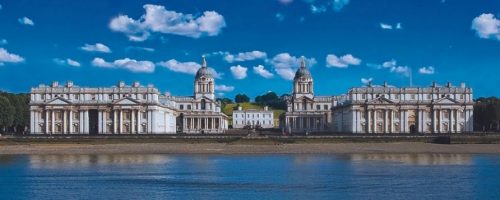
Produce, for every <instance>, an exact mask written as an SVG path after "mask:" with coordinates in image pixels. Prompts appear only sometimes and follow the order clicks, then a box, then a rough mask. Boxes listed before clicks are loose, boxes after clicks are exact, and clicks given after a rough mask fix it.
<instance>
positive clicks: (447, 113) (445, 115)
mask: <svg viewBox="0 0 500 200" xmlns="http://www.w3.org/2000/svg"><path fill="white" fill-rule="evenodd" d="M443 117H444V118H445V119H449V118H450V113H449V112H448V111H446V110H445V111H443Z"/></svg>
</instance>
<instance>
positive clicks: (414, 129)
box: [410, 124, 417, 133]
mask: <svg viewBox="0 0 500 200" xmlns="http://www.w3.org/2000/svg"><path fill="white" fill-rule="evenodd" d="M410 133H417V126H415V124H412V125H410Z"/></svg>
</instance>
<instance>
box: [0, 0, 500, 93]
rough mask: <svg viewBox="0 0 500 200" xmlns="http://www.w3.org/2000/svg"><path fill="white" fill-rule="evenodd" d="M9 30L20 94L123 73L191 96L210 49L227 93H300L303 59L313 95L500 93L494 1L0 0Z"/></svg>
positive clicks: (220, 88) (3, 36) (108, 80)
mask: <svg viewBox="0 0 500 200" xmlns="http://www.w3.org/2000/svg"><path fill="white" fill-rule="evenodd" d="M0 27H1V28H0V90H4V91H8V92H15V93H19V92H29V91H30V89H31V88H32V87H36V86H38V85H39V84H50V83H51V82H52V81H59V83H60V84H63V83H65V82H66V81H67V80H72V81H73V82H74V83H75V85H79V86H87V87H110V86H113V85H116V84H117V83H118V82H119V81H120V80H123V81H125V82H126V83H127V84H131V83H132V82H133V81H140V82H141V84H143V85H148V84H153V85H154V86H155V87H157V88H159V89H160V91H162V92H169V93H171V94H172V95H192V94H193V81H194V73H195V72H196V70H197V69H198V68H199V67H200V64H199V63H201V57H202V55H205V56H206V59H207V62H208V66H209V67H210V68H211V69H212V70H213V73H214V74H215V76H216V80H215V82H216V94H217V96H218V97H228V98H233V97H234V96H235V95H236V94H238V93H245V94H247V95H249V96H250V97H252V98H253V97H255V96H257V95H261V94H264V93H266V92H268V91H274V92H276V93H278V94H284V93H291V90H292V79H293V75H294V73H295V71H296V69H297V68H298V66H299V64H300V59H301V57H304V59H305V60H306V63H307V65H308V67H309V68H310V71H311V73H312V75H313V79H314V87H315V88H314V92H315V95H339V94H344V93H346V92H347V91H348V90H349V89H350V88H352V87H360V86H363V85H366V84H367V83H368V82H371V83H372V84H374V85H382V84H383V83H384V81H387V82H388V84H389V85H393V86H396V87H407V86H410V85H412V86H429V85H431V83H432V82H433V81H436V82H437V83H438V84H440V85H445V84H446V83H447V82H451V83H452V84H453V85H460V83H461V82H465V83H466V85H467V86H470V87H472V88H473V90H474V96H475V97H480V96H500V89H499V85H500V79H499V75H498V74H500V66H499V65H500V1H496V0H475V1H464V0H414V1H410V0H408V1H394V0H238V1H234V0H161V1H160V0H149V1H142V0H134V1H123V0H87V1H67V0H37V1H33V0H16V1H11V0H0Z"/></svg>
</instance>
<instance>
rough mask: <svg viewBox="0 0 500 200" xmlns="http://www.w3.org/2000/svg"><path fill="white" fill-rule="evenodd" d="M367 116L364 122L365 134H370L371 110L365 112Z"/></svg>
mask: <svg viewBox="0 0 500 200" xmlns="http://www.w3.org/2000/svg"><path fill="white" fill-rule="evenodd" d="M366 112H367V114H368V116H367V120H366V121H365V122H366V128H367V133H371V131H372V130H371V123H372V121H371V120H372V114H371V110H367V111H366Z"/></svg>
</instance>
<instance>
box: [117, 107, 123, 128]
mask: <svg viewBox="0 0 500 200" xmlns="http://www.w3.org/2000/svg"><path fill="white" fill-rule="evenodd" d="M118 115H119V116H118V118H119V119H118V132H119V133H120V134H123V110H121V109H120V110H118Z"/></svg>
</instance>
